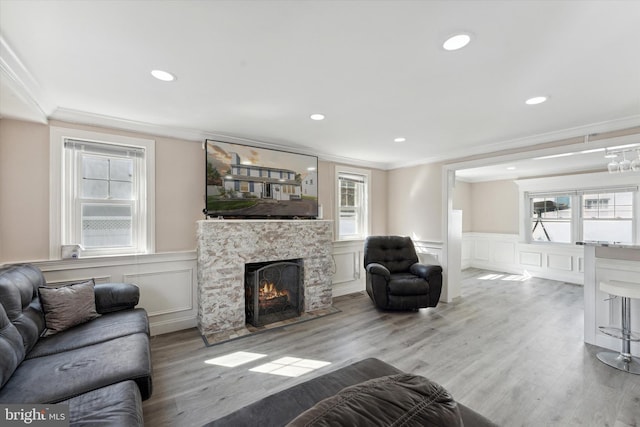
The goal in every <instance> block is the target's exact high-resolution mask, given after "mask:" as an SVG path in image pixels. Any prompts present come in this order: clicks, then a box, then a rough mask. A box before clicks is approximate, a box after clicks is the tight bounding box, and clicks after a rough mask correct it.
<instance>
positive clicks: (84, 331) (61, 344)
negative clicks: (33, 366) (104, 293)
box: [26, 308, 149, 359]
mask: <svg viewBox="0 0 640 427" xmlns="http://www.w3.org/2000/svg"><path fill="white" fill-rule="evenodd" d="M137 333H143V334H146V335H149V322H148V320H147V312H146V311H145V310H144V309H142V308H136V309H134V310H124V311H118V312H115V313H109V314H105V315H102V316H100V317H98V318H97V319H94V320H92V321H91V322H87V323H83V324H81V325H78V326H74V327H73V328H70V329H67V330H66V331H64V334H55V335H51V336H48V337H44V338H40V340H39V341H38V343H37V344H36V345H35V346H34V347H33V349H32V350H31V351H30V352H29V354H27V356H26V358H27V359H33V358H34V357H42V356H48V355H50V354H55V353H60V352H62V351H69V350H75V349H77V348H81V347H86V346H88V345H93V344H98V343H101V342H104V341H108V340H112V339H114V338H118V337H124V336H127V335H133V334H137Z"/></svg>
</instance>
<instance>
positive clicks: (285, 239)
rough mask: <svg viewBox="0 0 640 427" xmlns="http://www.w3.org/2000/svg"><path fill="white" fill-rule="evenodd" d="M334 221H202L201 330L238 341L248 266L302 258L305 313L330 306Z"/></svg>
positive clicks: (244, 330)
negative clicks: (233, 337)
mask: <svg viewBox="0 0 640 427" xmlns="http://www.w3.org/2000/svg"><path fill="white" fill-rule="evenodd" d="M332 236H333V235H332V221H323V220H290V221H287V220H202V221H198V231H197V240H198V329H199V330H200V333H201V334H202V335H205V336H206V335H227V336H234V335H237V336H240V335H245V334H246V333H248V331H247V328H246V326H245V300H244V272H245V270H244V265H245V264H248V263H256V262H266V261H277V260H284V259H295V258H301V259H302V261H303V274H304V277H303V286H304V310H305V312H312V311H317V310H325V309H328V308H330V307H331V302H332V294H331V270H332V260H331V248H332V240H333V239H332Z"/></svg>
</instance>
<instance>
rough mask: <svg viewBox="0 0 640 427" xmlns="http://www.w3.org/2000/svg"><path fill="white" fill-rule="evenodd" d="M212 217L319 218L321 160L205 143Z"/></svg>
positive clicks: (208, 211)
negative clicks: (319, 168)
mask: <svg viewBox="0 0 640 427" xmlns="http://www.w3.org/2000/svg"><path fill="white" fill-rule="evenodd" d="M205 147H206V150H205V151H206V159H207V178H206V182H207V189H206V200H207V202H206V207H205V209H204V212H205V214H206V215H207V216H209V217H219V216H221V217H224V218H296V217H297V218H316V217H317V216H318V158H317V157H315V156H309V155H306V154H295V153H289V152H286V151H279V150H272V149H266V148H258V147H251V146H248V145H241V144H232V143H228V142H221V141H213V140H210V139H207V140H206V141H205Z"/></svg>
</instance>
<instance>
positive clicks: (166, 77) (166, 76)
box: [151, 70, 176, 82]
mask: <svg viewBox="0 0 640 427" xmlns="http://www.w3.org/2000/svg"><path fill="white" fill-rule="evenodd" d="M151 75H152V76H153V77H155V78H156V79H158V80H162V81H163V82H172V81H174V80H175V79H176V76H174V75H173V74H171V73H170V72H168V71H162V70H152V71H151Z"/></svg>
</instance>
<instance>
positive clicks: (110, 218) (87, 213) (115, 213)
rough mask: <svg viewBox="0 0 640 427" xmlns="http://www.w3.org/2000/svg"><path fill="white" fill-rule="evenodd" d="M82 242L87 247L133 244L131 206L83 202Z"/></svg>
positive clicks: (126, 245)
mask: <svg viewBox="0 0 640 427" xmlns="http://www.w3.org/2000/svg"><path fill="white" fill-rule="evenodd" d="M82 244H83V246H85V247H86V248H108V247H117V246H125V247H128V246H131V245H132V209H131V206H119V205H96V204H93V205H91V204H83V205H82Z"/></svg>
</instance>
